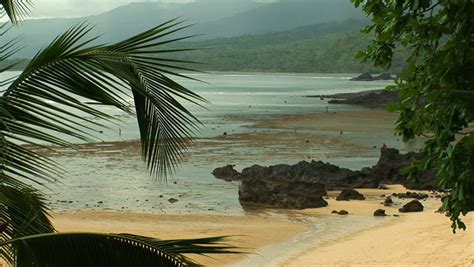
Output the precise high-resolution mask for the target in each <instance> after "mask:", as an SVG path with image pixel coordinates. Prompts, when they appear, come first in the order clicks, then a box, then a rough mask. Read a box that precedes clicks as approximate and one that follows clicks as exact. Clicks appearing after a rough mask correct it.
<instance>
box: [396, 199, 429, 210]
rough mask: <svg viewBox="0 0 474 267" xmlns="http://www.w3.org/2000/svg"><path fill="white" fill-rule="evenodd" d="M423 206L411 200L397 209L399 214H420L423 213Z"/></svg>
mask: <svg viewBox="0 0 474 267" xmlns="http://www.w3.org/2000/svg"><path fill="white" fill-rule="evenodd" d="M423 208H424V207H423V205H422V204H421V203H420V201H418V200H416V199H415V200H412V201H410V202H408V203H407V204H405V205H403V207H402V208H400V209H398V211H399V212H420V211H423Z"/></svg>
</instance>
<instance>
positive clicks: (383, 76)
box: [351, 72, 393, 81]
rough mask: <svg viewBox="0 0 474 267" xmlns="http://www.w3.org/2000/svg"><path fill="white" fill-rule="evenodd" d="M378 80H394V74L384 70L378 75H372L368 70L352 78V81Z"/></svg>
mask: <svg viewBox="0 0 474 267" xmlns="http://www.w3.org/2000/svg"><path fill="white" fill-rule="evenodd" d="M377 80H393V78H392V74H390V73H386V72H384V73H381V74H380V75H378V76H372V75H371V74H370V73H367V72H366V73H362V74H361V75H359V76H357V77H354V78H352V79H351V81H377Z"/></svg>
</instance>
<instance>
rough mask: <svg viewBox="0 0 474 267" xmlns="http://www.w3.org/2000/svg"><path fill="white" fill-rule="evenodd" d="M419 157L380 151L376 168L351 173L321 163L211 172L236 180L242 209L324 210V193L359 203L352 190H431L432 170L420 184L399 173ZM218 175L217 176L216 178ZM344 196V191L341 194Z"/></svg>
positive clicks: (411, 195) (221, 169)
mask: <svg viewBox="0 0 474 267" xmlns="http://www.w3.org/2000/svg"><path fill="white" fill-rule="evenodd" d="M421 157H422V156H421V155H420V154H417V153H414V152H410V153H406V154H401V153H400V151H398V150H397V149H394V148H382V149H381V155H380V159H379V161H378V162H377V164H376V165H374V166H372V167H365V168H363V169H361V170H359V171H353V170H349V169H346V168H340V167H339V166H336V165H333V164H329V163H324V162H322V161H311V162H307V161H301V162H299V163H297V164H295V165H287V164H279V165H274V166H268V167H264V166H260V165H253V166H251V167H248V168H245V169H243V170H242V172H238V171H236V170H235V169H234V168H233V167H232V166H231V165H229V166H226V167H224V168H218V169H216V170H214V172H213V173H214V174H215V176H216V177H217V178H219V179H224V180H227V181H230V180H240V181H241V185H240V188H239V201H240V203H241V204H242V206H248V205H263V206H270V207H276V208H294V209H305V208H317V207H324V206H326V205H327V202H326V201H325V200H324V197H325V196H326V194H327V190H345V189H349V190H346V191H345V192H346V193H345V194H342V195H341V200H342V199H345V200H349V199H363V196H358V195H357V193H356V192H353V190H351V189H354V188H381V187H384V186H385V185H387V184H401V185H403V186H405V187H406V188H408V189H412V190H433V189H435V187H434V186H433V185H431V184H430V183H431V182H432V181H434V179H435V172H434V170H430V171H427V172H425V173H423V174H422V175H421V179H420V183H414V182H412V181H409V180H407V176H406V175H404V174H402V173H401V172H400V170H401V169H402V168H405V167H408V166H409V165H410V164H411V160H412V159H420V158H421ZM216 174H218V175H216ZM343 193H344V191H343ZM400 197H401V198H402V197H408V198H417V199H421V198H424V197H425V196H424V195H423V196H421V195H419V194H418V195H414V194H411V193H407V194H406V195H401V196H400Z"/></svg>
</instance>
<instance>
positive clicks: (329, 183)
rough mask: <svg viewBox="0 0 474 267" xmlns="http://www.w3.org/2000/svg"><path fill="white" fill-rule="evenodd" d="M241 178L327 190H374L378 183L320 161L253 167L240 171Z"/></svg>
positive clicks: (359, 173)
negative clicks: (313, 185) (356, 188)
mask: <svg viewBox="0 0 474 267" xmlns="http://www.w3.org/2000/svg"><path fill="white" fill-rule="evenodd" d="M242 177H245V178H258V179H262V178H264V179H266V180H270V181H280V182H290V181H292V182H308V183H321V184H324V185H326V189H327V190H338V189H343V188H353V187H359V188H376V187H377V186H378V183H376V181H371V180H370V179H367V178H365V175H363V174H362V173H361V172H359V171H352V170H349V169H345V168H340V167H338V166H336V165H332V164H329V163H324V162H322V161H311V162H306V161H301V162H299V163H297V164H295V165H286V164H280V165H275V166H270V167H262V166H259V165H254V166H252V167H249V168H245V169H244V170H242Z"/></svg>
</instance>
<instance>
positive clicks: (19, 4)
mask: <svg viewBox="0 0 474 267" xmlns="http://www.w3.org/2000/svg"><path fill="white" fill-rule="evenodd" d="M0 5H1V9H3V10H2V11H3V12H5V13H6V14H7V15H8V18H9V19H10V21H12V22H13V23H17V22H18V21H20V20H22V19H24V18H26V17H27V16H28V14H29V13H30V7H31V5H32V2H31V0H0Z"/></svg>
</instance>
